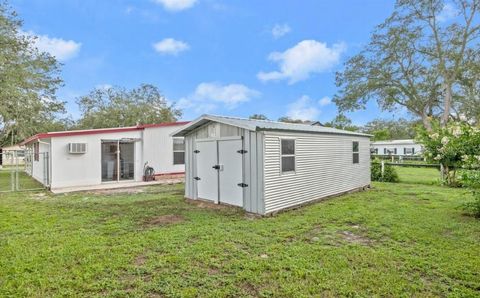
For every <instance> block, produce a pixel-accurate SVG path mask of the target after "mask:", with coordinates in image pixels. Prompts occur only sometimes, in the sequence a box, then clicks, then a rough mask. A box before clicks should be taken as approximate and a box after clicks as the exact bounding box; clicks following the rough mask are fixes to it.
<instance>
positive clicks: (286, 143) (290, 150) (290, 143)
mask: <svg viewBox="0 0 480 298" xmlns="http://www.w3.org/2000/svg"><path fill="white" fill-rule="evenodd" d="M281 159H282V160H281V163H282V173H285V172H294V171H295V140H292V139H282V140H281Z"/></svg>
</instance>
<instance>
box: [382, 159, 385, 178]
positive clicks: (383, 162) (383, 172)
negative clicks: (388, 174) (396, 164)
mask: <svg viewBox="0 0 480 298" xmlns="http://www.w3.org/2000/svg"><path fill="white" fill-rule="evenodd" d="M381 169H382V178H383V176H384V174H385V161H384V160H382V167H381Z"/></svg>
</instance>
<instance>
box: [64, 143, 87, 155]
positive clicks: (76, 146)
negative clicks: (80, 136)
mask: <svg viewBox="0 0 480 298" xmlns="http://www.w3.org/2000/svg"><path fill="white" fill-rule="evenodd" d="M68 153H70V154H84V153H87V144H86V143H70V144H68Z"/></svg>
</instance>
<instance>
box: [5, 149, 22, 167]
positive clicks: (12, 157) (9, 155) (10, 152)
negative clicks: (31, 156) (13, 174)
mask: <svg viewBox="0 0 480 298" xmlns="http://www.w3.org/2000/svg"><path fill="white" fill-rule="evenodd" d="M24 159H25V152H24V148H23V146H20V145H13V146H4V147H2V148H0V169H1V168H2V167H3V166H14V165H23V164H24Z"/></svg>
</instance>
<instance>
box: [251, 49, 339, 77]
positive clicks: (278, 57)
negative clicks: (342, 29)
mask: <svg viewBox="0 0 480 298" xmlns="http://www.w3.org/2000/svg"><path fill="white" fill-rule="evenodd" d="M345 48H346V46H345V44H344V43H337V44H334V45H333V46H332V47H330V48H329V47H328V46H327V44H326V43H323V42H318V41H316V40H303V41H301V42H299V43H298V44H296V45H295V46H294V47H292V48H290V49H287V50H286V51H285V52H273V53H270V55H269V56H268V59H269V60H270V61H273V62H277V63H278V65H279V67H280V69H279V70H278V71H272V72H263V71H262V72H259V73H258V74H257V77H258V79H259V80H261V81H264V82H266V81H272V80H273V81H275V80H284V79H287V80H288V81H289V84H294V83H296V82H298V81H302V80H306V79H308V78H309V77H310V75H311V74H313V73H321V72H324V71H328V70H329V69H331V68H332V67H333V66H335V65H337V64H338V63H339V62H340V55H341V54H342V53H343V52H344V51H345Z"/></svg>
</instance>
